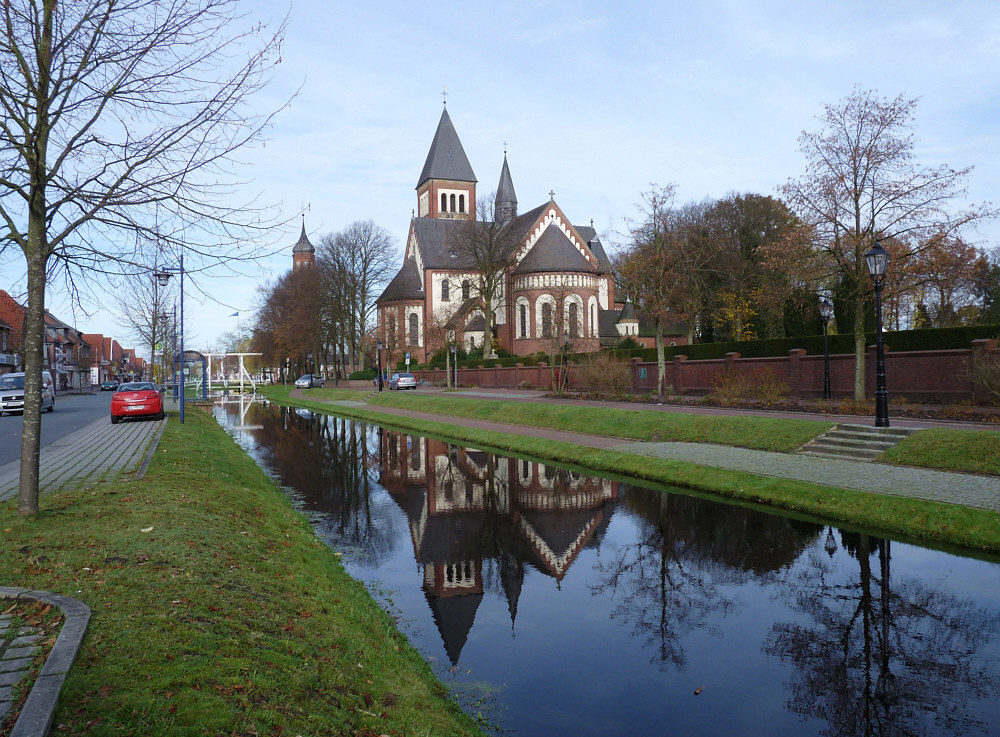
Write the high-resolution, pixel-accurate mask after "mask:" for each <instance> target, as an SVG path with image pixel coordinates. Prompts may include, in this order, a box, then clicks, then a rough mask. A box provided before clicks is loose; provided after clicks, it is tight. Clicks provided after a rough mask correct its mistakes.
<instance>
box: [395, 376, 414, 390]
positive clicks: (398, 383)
mask: <svg viewBox="0 0 1000 737" xmlns="http://www.w3.org/2000/svg"><path fill="white" fill-rule="evenodd" d="M416 388H417V380H416V379H415V378H413V374H393V375H392V376H390V377H389V389H416Z"/></svg>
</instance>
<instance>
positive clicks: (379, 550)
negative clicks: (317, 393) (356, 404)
mask: <svg viewBox="0 0 1000 737" xmlns="http://www.w3.org/2000/svg"><path fill="white" fill-rule="evenodd" d="M251 412H252V413H253V414H252V421H253V422H254V423H255V424H258V425H261V426H262V427H261V429H255V430H250V431H249V432H250V433H251V434H252V435H253V437H254V439H255V441H256V442H257V443H258V447H259V452H258V456H259V457H260V459H261V462H262V463H263V464H264V465H265V466H267V467H268V468H270V469H271V470H272V471H273V472H274V473H275V474H276V475H277V476H278V478H279V480H280V482H281V483H282V484H284V485H285V486H288V487H290V488H292V489H294V490H295V492H296V495H297V497H298V498H299V500H300V502H301V504H302V506H303V508H304V509H305V510H306V511H309V512H314V513H317V514H319V515H320V517H319V520H318V524H317V527H318V528H319V529H321V530H322V531H323V532H324V533H326V535H327V536H328V538H329V537H333V538H334V539H335V540H336V542H337V544H338V545H342V546H345V547H353V548H356V550H357V561H358V562H359V563H363V564H367V563H372V562H374V561H376V560H377V559H378V558H380V557H382V556H383V555H385V554H387V553H388V552H389V551H391V550H392V547H393V543H394V538H393V536H392V534H391V533H390V530H391V525H390V521H389V519H388V518H387V516H388V514H389V508H388V507H380V506H379V505H374V506H373V504H372V491H373V490H374V486H373V483H374V482H373V474H374V473H376V472H377V471H376V470H375V469H373V468H372V467H371V465H372V464H371V459H373V458H376V459H377V458H378V450H377V448H378V436H377V428H376V427H375V426H373V425H367V424H366V423H362V422H355V421H353V420H346V419H344V418H339V417H333V416H330V415H321V414H313V413H307V414H306V416H300V415H298V414H296V412H295V411H294V410H290V409H288V408H284V407H282V408H276V407H259V408H253V409H252V410H251ZM248 421H249V420H248Z"/></svg>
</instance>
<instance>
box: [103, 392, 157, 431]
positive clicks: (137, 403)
mask: <svg viewBox="0 0 1000 737" xmlns="http://www.w3.org/2000/svg"><path fill="white" fill-rule="evenodd" d="M150 415H152V417H153V418H154V419H157V420H162V419H163V395H162V394H160V392H159V391H157V389H156V387H155V386H153V384H152V383H151V382H148V381H133V382H129V383H127V384H122V385H121V386H119V387H118V390H117V391H116V392H115V393H114V396H112V397H111V424H112V425H117V424H118V423H119V422H120V421H121V420H122V419H124V418H125V417H149V416H150Z"/></svg>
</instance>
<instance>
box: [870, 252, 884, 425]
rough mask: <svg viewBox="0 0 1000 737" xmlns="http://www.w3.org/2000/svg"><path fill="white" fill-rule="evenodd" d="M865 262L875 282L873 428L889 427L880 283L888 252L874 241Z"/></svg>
mask: <svg viewBox="0 0 1000 737" xmlns="http://www.w3.org/2000/svg"><path fill="white" fill-rule="evenodd" d="M865 262H866V263H867V264H868V273H869V274H870V275H871V278H872V281H874V282H875V427H889V392H888V390H887V389H886V388H885V346H884V345H883V342H882V283H883V282H884V281H885V268H886V266H888V264H889V252H888V251H886V250H885V249H884V248H882V244H881V243H879V242H878V241H875V245H874V246H872V248H871V250H870V251H868V253H866V254H865Z"/></svg>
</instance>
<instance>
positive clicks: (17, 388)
mask: <svg viewBox="0 0 1000 737" xmlns="http://www.w3.org/2000/svg"><path fill="white" fill-rule="evenodd" d="M55 408H56V391H55V384H53V382H52V374H51V373H49V372H48V371H43V372H42V410H43V411H46V412H52V411H53V410H54V409H55ZM5 412H24V374H20V373H19V374H4V375H3V376H0V415H2V414H4V413H5Z"/></svg>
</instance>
